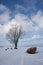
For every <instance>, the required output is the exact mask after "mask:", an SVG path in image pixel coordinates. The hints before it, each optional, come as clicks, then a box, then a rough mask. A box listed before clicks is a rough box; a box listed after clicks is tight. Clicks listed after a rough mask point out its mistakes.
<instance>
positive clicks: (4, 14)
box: [0, 4, 11, 24]
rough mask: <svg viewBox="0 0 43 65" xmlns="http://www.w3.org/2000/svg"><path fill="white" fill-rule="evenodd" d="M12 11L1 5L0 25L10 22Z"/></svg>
mask: <svg viewBox="0 0 43 65" xmlns="http://www.w3.org/2000/svg"><path fill="white" fill-rule="evenodd" d="M10 14H11V11H10V10H9V8H7V7H6V6H5V5H3V4H0V24H4V23H7V22H8V21H9V19H10V18H11V17H10Z"/></svg>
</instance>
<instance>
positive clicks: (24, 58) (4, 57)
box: [0, 47, 43, 65]
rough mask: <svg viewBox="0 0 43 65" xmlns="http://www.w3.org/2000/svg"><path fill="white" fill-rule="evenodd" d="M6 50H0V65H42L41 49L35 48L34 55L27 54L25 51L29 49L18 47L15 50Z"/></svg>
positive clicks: (42, 53)
mask: <svg viewBox="0 0 43 65" xmlns="http://www.w3.org/2000/svg"><path fill="white" fill-rule="evenodd" d="M6 48H7V47H2V48H0V65H43V47H37V51H38V53H36V54H27V53H26V50H27V48H29V47H18V49H17V50H15V49H12V50H11V49H8V50H7V51H6V50H5V49H6ZM9 48H10V47H9Z"/></svg>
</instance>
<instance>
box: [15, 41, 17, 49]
mask: <svg viewBox="0 0 43 65" xmlns="http://www.w3.org/2000/svg"><path fill="white" fill-rule="evenodd" d="M15 49H17V41H16V42H15Z"/></svg>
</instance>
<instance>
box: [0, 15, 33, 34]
mask: <svg viewBox="0 0 43 65" xmlns="http://www.w3.org/2000/svg"><path fill="white" fill-rule="evenodd" d="M15 24H17V25H21V26H22V29H23V30H24V31H25V32H31V31H33V29H34V28H33V26H32V22H31V20H30V19H29V18H28V17H27V16H25V15H23V14H16V15H15V18H14V19H12V20H11V21H10V20H9V22H8V23H7V24H4V25H1V24H0V32H1V34H2V33H6V32H8V30H9V28H10V27H11V26H12V25H15Z"/></svg>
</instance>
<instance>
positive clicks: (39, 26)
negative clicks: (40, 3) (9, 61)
mask: <svg viewBox="0 0 43 65" xmlns="http://www.w3.org/2000/svg"><path fill="white" fill-rule="evenodd" d="M32 21H33V22H34V23H35V30H36V31H39V30H43V12H41V11H38V12H37V13H36V14H35V15H33V16H32Z"/></svg>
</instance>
